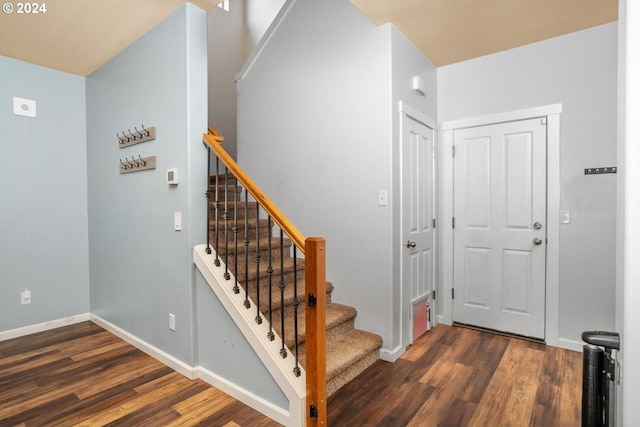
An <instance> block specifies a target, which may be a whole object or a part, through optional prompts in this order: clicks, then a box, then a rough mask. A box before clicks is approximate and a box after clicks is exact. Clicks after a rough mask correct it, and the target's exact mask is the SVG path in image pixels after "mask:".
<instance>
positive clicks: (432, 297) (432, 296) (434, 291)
mask: <svg viewBox="0 0 640 427" xmlns="http://www.w3.org/2000/svg"><path fill="white" fill-rule="evenodd" d="M431 299H432V300H434V301H435V299H436V290H435V289H434V290H432V291H431Z"/></svg>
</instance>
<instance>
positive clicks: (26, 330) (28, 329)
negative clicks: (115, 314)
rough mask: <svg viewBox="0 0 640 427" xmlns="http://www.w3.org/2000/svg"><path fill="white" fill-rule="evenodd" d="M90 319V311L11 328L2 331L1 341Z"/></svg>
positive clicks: (0, 333)
mask: <svg viewBox="0 0 640 427" xmlns="http://www.w3.org/2000/svg"><path fill="white" fill-rule="evenodd" d="M88 320H91V319H90V314H89V313H84V314H78V315H76V316H69V317H65V318H62V319H57V320H50V321H48V322H43V323H38V324H35V325H29V326H24V327H22V328H16V329H10V330H8V331H2V332H0V341H6V340H10V339H12V338H19V337H24V336H26V335H31V334H37V333H38V332H44V331H48V330H50V329H56V328H61V327H63V326H68V325H73V324H75V323H80V322H86V321H88Z"/></svg>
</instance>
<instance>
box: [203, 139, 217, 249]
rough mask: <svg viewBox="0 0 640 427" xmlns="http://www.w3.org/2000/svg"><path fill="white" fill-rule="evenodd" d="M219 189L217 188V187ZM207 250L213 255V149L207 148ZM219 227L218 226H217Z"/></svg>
mask: <svg viewBox="0 0 640 427" xmlns="http://www.w3.org/2000/svg"><path fill="white" fill-rule="evenodd" d="M216 158H217V157H216ZM217 183H218V176H217V175H216V184H217ZM216 189H217V187H216ZM205 195H206V196H207V249H205V252H206V253H207V254H209V255H210V254H211V240H210V237H211V236H210V234H211V231H210V228H211V148H209V146H207V192H206V193H205ZM216 219H217V218H216ZM216 227H217V224H216Z"/></svg>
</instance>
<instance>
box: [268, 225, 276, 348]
mask: <svg viewBox="0 0 640 427" xmlns="http://www.w3.org/2000/svg"><path fill="white" fill-rule="evenodd" d="M267 227H268V228H269V229H268V230H267V231H268V236H267V239H268V240H267V254H268V255H267V257H268V261H269V265H268V266H267V276H269V333H268V334H267V337H268V338H269V340H270V341H273V340H274V339H275V338H276V336H275V334H274V333H273V259H272V256H271V255H272V250H273V248H272V242H271V238H272V237H273V223H272V222H271V215H269V219H268V222H267Z"/></svg>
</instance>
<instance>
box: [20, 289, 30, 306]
mask: <svg viewBox="0 0 640 427" xmlns="http://www.w3.org/2000/svg"><path fill="white" fill-rule="evenodd" d="M21 297H22V299H21V302H22V305H25V304H31V291H30V290H29V289H27V290H26V291H22V294H21Z"/></svg>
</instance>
